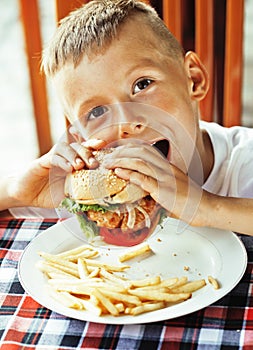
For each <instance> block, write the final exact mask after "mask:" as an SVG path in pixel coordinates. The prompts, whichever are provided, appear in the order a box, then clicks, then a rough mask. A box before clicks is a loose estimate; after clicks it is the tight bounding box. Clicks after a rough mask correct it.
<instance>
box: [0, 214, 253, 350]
mask: <svg viewBox="0 0 253 350" xmlns="http://www.w3.org/2000/svg"><path fill="white" fill-rule="evenodd" d="M54 223H55V221H53V220H27V219H26V220H20V219H19V220H0V239H1V241H0V242H1V243H0V244H1V250H0V252H1V253H0V254H1V256H0V259H1V269H0V303H1V310H0V349H1V350H18V349H41V350H42V349H43V350H44V349H45V350H50V349H120V350H135V349H143V350H147V349H161V350H164V349H169V350H177V349H183V350H188V349H189V350H193V349H201V350H202V349H203V350H204V349H208V350H217V349H244V350H252V349H253V298H252V293H253V292H252V286H253V281H252V264H253V237H248V236H242V237H241V239H242V241H243V242H244V244H245V246H246V249H247V252H248V259H249V263H248V266H247V270H246V272H245V274H244V276H243V278H242V280H241V281H240V283H239V284H238V285H237V286H236V287H235V288H234V289H233V290H232V291H231V292H230V293H229V294H228V295H226V296H225V297H223V298H222V299H221V300H219V301H218V302H216V303H215V304H213V305H212V306H210V307H207V308H205V309H203V310H200V311H198V312H195V313H192V314H189V315H187V316H184V317H180V318H176V319H173V320H167V321H163V322H157V323H151V324H145V325H144V324H139V325H110V324H108V325H102V324H96V323H91V322H84V321H79V320H75V319H70V318H67V317H64V316H62V315H59V314H57V313H55V312H52V311H50V310H48V309H47V308H45V307H43V306H42V305H40V304H38V303H37V302H36V301H34V300H33V299H32V298H31V297H30V296H28V295H27V294H26V293H25V292H24V290H23V288H22V286H21V285H20V283H19V280H18V273H17V266H18V261H19V258H20V256H21V254H22V251H23V249H24V248H25V247H26V246H27V244H29V242H30V241H31V239H33V238H34V237H35V236H36V235H38V234H40V233H41V232H42V231H43V230H45V229H47V228H48V227H50V226H52V225H53V224H54Z"/></svg>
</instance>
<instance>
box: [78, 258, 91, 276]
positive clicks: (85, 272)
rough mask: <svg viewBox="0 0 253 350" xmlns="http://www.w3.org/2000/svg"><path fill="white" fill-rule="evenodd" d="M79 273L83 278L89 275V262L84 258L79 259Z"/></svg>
mask: <svg viewBox="0 0 253 350" xmlns="http://www.w3.org/2000/svg"><path fill="white" fill-rule="evenodd" d="M77 268H78V273H79V276H80V278H81V279H86V277H87V276H89V270H88V269H87V264H86V262H85V261H84V260H83V259H80V258H78V259H77Z"/></svg>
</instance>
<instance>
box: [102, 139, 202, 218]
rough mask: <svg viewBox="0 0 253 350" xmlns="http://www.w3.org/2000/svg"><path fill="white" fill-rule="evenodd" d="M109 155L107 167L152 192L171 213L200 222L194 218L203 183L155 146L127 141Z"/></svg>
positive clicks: (154, 197)
mask: <svg viewBox="0 0 253 350" xmlns="http://www.w3.org/2000/svg"><path fill="white" fill-rule="evenodd" d="M106 157H107V159H106V162H105V165H106V167H107V168H114V169H115V172H116V174H117V175H118V176H119V177H122V178H124V179H125V180H130V181H131V182H132V183H134V184H136V185H138V186H140V187H141V188H142V189H144V190H145V191H147V192H148V193H150V195H151V196H152V197H153V199H154V200H155V201H156V202H158V203H159V204H160V205H161V206H162V207H163V208H165V209H166V210H167V211H168V213H169V214H170V216H173V217H176V218H181V219H182V220H184V221H186V222H188V223H191V224H193V225H194V224H195V225H198V223H197V222H196V221H194V220H195V214H196V210H197V209H198V206H199V204H200V201H201V197H202V189H201V187H199V186H198V185H196V184H195V183H194V182H193V181H192V180H191V179H190V178H189V177H188V176H187V175H186V174H184V173H183V172H182V171H181V170H179V169H178V168H176V167H175V166H173V165H172V164H171V163H170V162H169V161H168V159H166V158H165V157H164V156H163V155H162V154H161V153H159V152H158V151H157V150H156V149H155V148H154V147H152V146H150V145H147V144H141V145H138V144H127V145H125V146H120V147H117V148H116V150H115V151H114V152H113V153H112V154H111V155H108V156H106Z"/></svg>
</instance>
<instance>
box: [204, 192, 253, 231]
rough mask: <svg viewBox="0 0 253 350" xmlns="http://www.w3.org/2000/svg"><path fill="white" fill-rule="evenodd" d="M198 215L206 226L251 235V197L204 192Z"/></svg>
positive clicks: (252, 215)
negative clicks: (235, 196)
mask: <svg viewBox="0 0 253 350" xmlns="http://www.w3.org/2000/svg"><path fill="white" fill-rule="evenodd" d="M198 215H199V216H200V217H202V218H203V219H202V221H203V222H205V223H206V225H207V226H210V227H216V228H219V229H224V230H230V231H234V232H238V233H244V234H248V235H253V199H248V198H232V197H222V196H217V195H212V194H208V193H207V192H204V193H203V197H202V201H201V204H200V210H199V212H198Z"/></svg>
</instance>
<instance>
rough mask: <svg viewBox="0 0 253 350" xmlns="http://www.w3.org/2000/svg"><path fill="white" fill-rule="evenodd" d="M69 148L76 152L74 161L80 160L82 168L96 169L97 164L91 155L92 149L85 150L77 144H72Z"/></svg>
mask: <svg viewBox="0 0 253 350" xmlns="http://www.w3.org/2000/svg"><path fill="white" fill-rule="evenodd" d="M71 147H72V148H73V149H74V150H75V152H76V160H77V161H79V159H80V160H81V161H82V167H84V166H87V167H88V168H96V167H97V166H98V162H97V160H96V159H95V158H94V156H93V154H92V149H89V148H86V147H84V146H83V145H81V144H79V143H72V144H71Z"/></svg>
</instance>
